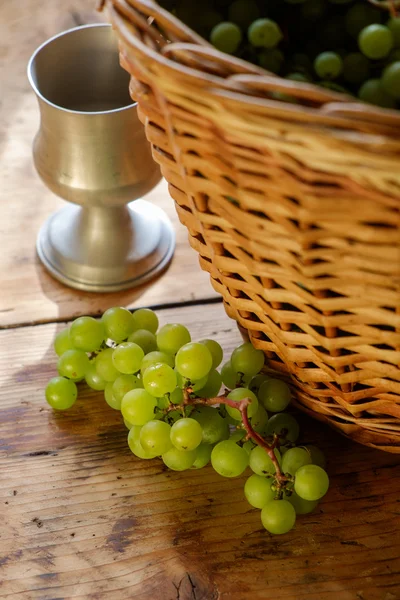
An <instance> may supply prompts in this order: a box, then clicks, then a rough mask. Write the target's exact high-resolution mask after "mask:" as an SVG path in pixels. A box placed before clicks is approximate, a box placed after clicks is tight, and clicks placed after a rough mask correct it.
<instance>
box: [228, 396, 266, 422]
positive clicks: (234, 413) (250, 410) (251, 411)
mask: <svg viewBox="0 0 400 600" xmlns="http://www.w3.org/2000/svg"><path fill="white" fill-rule="evenodd" d="M228 398H229V400H233V401H234V402H240V401H241V400H244V398H249V399H250V400H251V402H250V404H249V405H248V406H247V414H248V416H249V417H254V415H255V414H256V413H257V410H258V399H257V396H256V395H255V394H253V392H251V391H250V390H249V389H248V388H236V389H234V390H232V391H231V392H229V394H228ZM226 411H227V413H228V415H230V416H231V417H232V418H233V419H236V420H237V421H241V419H242V414H241V412H240V410H238V409H237V408H232V407H231V406H227V407H226Z"/></svg>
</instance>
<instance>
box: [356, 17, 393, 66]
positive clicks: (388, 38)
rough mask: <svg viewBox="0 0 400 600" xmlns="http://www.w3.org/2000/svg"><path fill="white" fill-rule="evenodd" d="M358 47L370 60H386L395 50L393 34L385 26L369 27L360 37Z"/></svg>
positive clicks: (362, 31)
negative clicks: (391, 51)
mask: <svg viewBox="0 0 400 600" xmlns="http://www.w3.org/2000/svg"><path fill="white" fill-rule="evenodd" d="M358 46H359V48H360V50H361V52H362V53H363V54H365V56H367V57H368V58H373V59H375V60H376V59H378V58H384V57H385V56H387V55H388V54H389V52H390V50H391V49H392V48H393V35H392V32H391V31H390V29H389V28H388V27H386V26H385V25H379V24H377V23H374V24H372V25H367V27H364V29H362V30H361V32H360V34H359V36H358Z"/></svg>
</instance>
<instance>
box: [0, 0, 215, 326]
mask: <svg viewBox="0 0 400 600" xmlns="http://www.w3.org/2000/svg"><path fill="white" fill-rule="evenodd" d="M95 6H96V0H63V2H54V0H42V1H41V2H39V1H38V0H18V2H17V4H16V3H15V2H14V1H13V0H5V1H3V2H2V3H0V39H1V43H0V81H1V110H0V154H1V156H2V159H1V161H0V180H1V189H0V238H1V240H2V251H1V260H0V280H1V282H2V286H1V294H0V327H6V326H9V325H16V324H21V323H28V322H29V323H34V322H44V321H53V320H56V319H68V318H70V317H72V316H74V315H76V314H78V313H82V312H85V313H93V312H95V311H96V310H97V309H104V308H105V307H107V306H111V305H112V304H115V303H116V299H117V298H118V303H119V304H124V305H129V306H138V305H157V304H160V303H164V302H165V300H166V298H169V299H171V300H173V301H176V302H179V301H186V300H191V299H199V298H208V297H213V296H216V293H215V292H214V290H213V289H212V287H211V285H210V283H209V277H208V275H206V274H205V273H203V272H202V271H201V269H200V267H199V266H198V259H197V256H196V253H195V252H193V251H192V250H191V249H190V247H189V244H188V242H187V232H186V229H185V228H184V227H183V226H182V225H180V224H179V222H178V218H177V215H176V212H175V208H174V205H173V201H172V199H171V198H170V196H169V194H168V192H167V187H166V184H165V183H162V184H160V185H159V186H158V187H157V188H156V189H155V190H154V191H153V192H151V193H150V194H149V195H148V196H147V199H149V200H151V201H153V202H154V203H155V204H157V205H158V206H161V207H162V208H163V209H164V210H165V211H166V212H167V214H168V215H169V216H170V218H171V220H172V221H173V223H174V226H175V228H176V233H177V249H176V254H175V259H174V262H173V264H172V266H171V268H170V270H169V272H168V274H167V275H165V276H164V277H162V278H161V279H159V280H158V281H157V282H156V283H155V284H154V285H150V286H149V287H147V288H146V289H141V290H139V291H133V290H129V291H127V292H125V293H124V294H104V295H101V296H100V295H95V294H90V293H82V292H78V291H74V290H72V289H70V288H67V287H65V286H63V285H62V284H60V283H58V282H56V281H55V280H54V279H53V278H52V277H50V276H49V275H48V274H47V272H46V271H45V269H44V268H43V267H42V265H41V264H40V262H39V261H38V259H37V257H36V254H35V241H36V236H37V233H38V231H39V229H40V226H41V225H42V223H43V222H44V221H45V219H46V218H47V217H48V216H49V215H50V214H51V213H52V212H53V211H55V210H57V209H58V208H60V207H61V206H63V205H64V202H63V201H62V200H61V199H59V198H57V197H55V196H54V195H53V194H52V193H51V192H50V191H49V190H47V188H46V187H45V185H44V184H43V183H42V182H41V181H40V180H39V177H38V176H37V174H36V172H35V171H34V168H33V164H32V156H31V147H32V141H33V138H34V136H35V133H36V131H37V129H38V126H39V112H38V107H37V101H36V98H35V95H34V93H33V91H32V90H31V89H30V86H29V83H28V80H27V77H26V65H27V63H28V60H29V57H30V55H31V54H32V52H33V51H34V50H35V48H36V47H37V46H38V45H39V44H40V43H42V42H43V41H45V40H46V39H47V38H49V37H50V36H51V35H54V34H55V33H58V32H59V31H62V30H65V29H69V28H71V27H74V26H76V25H79V24H83V23H88V22H94V21H97V20H99V19H104V18H105V15H99V13H97V12H96V11H95V9H94V7H95ZM17 7H18V8H17Z"/></svg>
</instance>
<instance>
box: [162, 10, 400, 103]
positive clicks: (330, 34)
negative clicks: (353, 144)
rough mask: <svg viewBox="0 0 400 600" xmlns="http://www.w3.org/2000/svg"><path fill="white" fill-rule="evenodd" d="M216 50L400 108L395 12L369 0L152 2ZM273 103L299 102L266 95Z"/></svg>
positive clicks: (399, 15) (399, 33)
mask: <svg viewBox="0 0 400 600" xmlns="http://www.w3.org/2000/svg"><path fill="white" fill-rule="evenodd" d="M157 1H158V3H159V4H160V5H161V6H162V7H163V8H165V9H166V10H169V11H170V12H172V13H173V14H174V15H175V16H176V17H177V18H179V19H180V20H181V21H182V22H183V23H185V25H187V26H188V27H190V28H192V29H194V30H195V31H196V33H198V34H199V35H201V36H202V37H204V38H205V39H206V40H207V41H208V42H210V43H211V44H212V45H213V46H214V47H215V48H216V49H217V50H219V51H220V52H223V53H225V54H229V55H232V56H235V57H237V58H241V59H243V60H246V61H249V62H251V63H253V64H255V65H257V66H259V67H262V68H263V69H265V70H266V71H268V72H270V73H274V74H275V75H279V76H281V77H283V78H285V79H288V80H290V81H293V82H295V84H296V85H310V84H315V85H319V86H321V87H324V88H328V89H331V90H333V91H336V92H339V93H344V94H346V95H348V96H353V97H354V98H357V99H358V100H359V101H361V102H365V103H368V104H374V105H376V106H379V107H381V108H389V109H399V108H400V11H399V10H398V7H397V6H396V4H397V2H396V0H393V2H390V1H386V2H384V1H382V2H381V3H380V4H381V6H380V7H379V8H378V7H377V6H376V2H373V1H372V0H269V1H268V2H265V0H207V2H194V1H193V0H157ZM271 97H272V98H273V99H274V100H280V101H283V102H292V103H293V102H294V103H296V102H298V100H296V97H295V96H294V95H293V96H292V95H290V94H283V93H277V92H275V93H274V92H271Z"/></svg>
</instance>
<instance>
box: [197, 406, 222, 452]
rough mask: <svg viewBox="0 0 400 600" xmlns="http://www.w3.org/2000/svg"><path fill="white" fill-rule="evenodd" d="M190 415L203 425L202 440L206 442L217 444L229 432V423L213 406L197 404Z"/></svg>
mask: <svg viewBox="0 0 400 600" xmlns="http://www.w3.org/2000/svg"><path fill="white" fill-rule="evenodd" d="M190 416H191V418H192V419H194V420H195V421H197V422H198V423H199V425H200V426H201V429H202V442H203V443H205V444H216V443H217V442H219V441H220V440H222V439H223V438H224V437H225V436H226V434H227V432H228V434H229V425H228V423H227V422H226V421H225V419H223V418H222V417H221V415H220V414H219V413H218V411H217V410H216V409H215V408H212V407H211V406H196V408H195V409H194V411H193V412H192V413H191V415H190Z"/></svg>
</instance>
